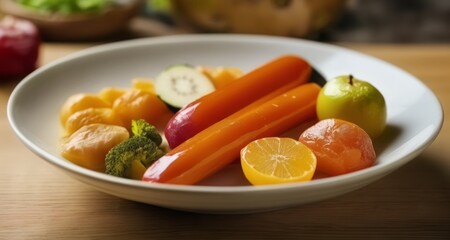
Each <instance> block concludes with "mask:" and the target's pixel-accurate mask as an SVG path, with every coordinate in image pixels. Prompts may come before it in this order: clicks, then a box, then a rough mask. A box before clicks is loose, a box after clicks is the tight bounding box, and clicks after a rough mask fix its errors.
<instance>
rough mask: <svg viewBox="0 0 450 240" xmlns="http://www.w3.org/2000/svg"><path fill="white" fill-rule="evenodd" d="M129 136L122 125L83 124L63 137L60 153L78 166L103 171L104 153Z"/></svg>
mask: <svg viewBox="0 0 450 240" xmlns="http://www.w3.org/2000/svg"><path fill="white" fill-rule="evenodd" d="M129 136H130V135H129V133H128V130H127V129H126V128H124V127H120V126H115V125H110V124H102V123H94V124H89V125H85V126H82V127H81V128H80V129H78V130H77V131H75V132H74V133H73V134H72V135H70V136H69V137H67V138H65V139H64V141H63V142H62V145H61V155H62V156H63V157H64V158H65V159H67V160H69V161H71V162H73V163H75V164H77V165H79V166H82V167H85V168H87V169H91V170H94V171H98V172H105V156H106V154H107V153H108V151H109V150H110V149H111V148H112V147H114V146H116V145H117V144H119V143H120V142H122V141H124V140H126V139H128V138H129Z"/></svg>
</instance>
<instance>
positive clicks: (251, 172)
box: [241, 137, 317, 185]
mask: <svg viewBox="0 0 450 240" xmlns="http://www.w3.org/2000/svg"><path fill="white" fill-rule="evenodd" d="M316 164H317V160H316V156H315V155H314V153H313V152H312V151H311V149H309V148H308V147H307V146H305V145H304V144H303V143H301V142H299V141H297V140H295V139H292V138H279V137H267V138H261V139H257V140H255V141H253V142H251V143H249V144H248V145H247V146H246V147H244V148H243V149H242V150H241V165H242V171H243V172H244V175H245V177H246V178H247V180H248V181H249V182H250V183H251V184H253V185H266V184H280V183H289V182H303V181H309V180H311V179H312V177H313V175H314V172H315V170H316Z"/></svg>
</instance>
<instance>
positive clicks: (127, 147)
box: [105, 120, 165, 178]
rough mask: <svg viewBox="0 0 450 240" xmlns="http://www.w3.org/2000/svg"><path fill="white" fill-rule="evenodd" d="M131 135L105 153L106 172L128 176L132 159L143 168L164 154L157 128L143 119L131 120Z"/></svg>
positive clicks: (118, 175)
mask: <svg viewBox="0 0 450 240" xmlns="http://www.w3.org/2000/svg"><path fill="white" fill-rule="evenodd" d="M132 132H133V136H132V137H130V138H129V139H127V140H125V141H123V142H121V143H119V144H118V145H116V146H114V147H113V148H112V149H111V150H110V151H109V152H108V154H107V155H106V158H105V166H106V171H105V172H106V173H107V174H109V175H113V176H117V177H127V178H129V177H130V171H129V170H130V167H131V165H132V163H133V161H136V160H137V161H139V162H140V163H142V165H143V166H144V167H145V168H148V167H149V166H150V165H151V164H153V162H155V161H156V160H158V159H159V158H160V157H162V156H163V155H164V154H165V151H164V150H163V149H162V148H160V147H159V145H160V144H161V142H162V139H161V136H160V135H159V132H158V130H157V129H156V128H155V127H153V126H152V125H150V124H148V123H147V122H146V121H144V120H137V121H132Z"/></svg>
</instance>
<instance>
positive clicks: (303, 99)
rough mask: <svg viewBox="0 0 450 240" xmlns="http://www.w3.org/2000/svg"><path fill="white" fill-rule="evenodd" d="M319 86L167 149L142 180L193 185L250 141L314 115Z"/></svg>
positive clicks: (246, 112) (288, 94) (267, 104)
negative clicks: (169, 149)
mask: <svg viewBox="0 0 450 240" xmlns="http://www.w3.org/2000/svg"><path fill="white" fill-rule="evenodd" d="M319 91H320V87H319V86H318V85H317V84H315V83H306V84H303V85H301V86H299V87H296V88H295V89H292V90H290V91H288V92H286V93H284V94H281V95H279V96H277V97H275V98H273V99H271V100H268V101H267V102H264V103H261V104H259V105H258V106H253V107H252V108H245V109H242V110H240V111H238V112H236V113H235V114H233V115H231V116H229V117H227V118H225V119H223V120H221V121H219V122H217V123H216V124H214V125H212V126H210V127H208V128H207V129H205V130H203V131H202V132H200V133H198V134H197V135H195V136H194V137H192V138H190V139H189V140H187V141H185V142H184V143H182V144H181V145H179V146H178V147H176V148H175V149H173V150H171V151H169V152H168V153H167V154H166V155H164V156H163V157H161V158H160V159H159V160H158V161H156V162H155V163H154V164H153V165H151V166H150V167H149V168H148V169H147V171H146V172H145V174H144V177H143V179H142V180H143V181H147V182H159V183H173V184H195V183H198V182H199V181H201V180H203V179H205V178H206V177H208V176H211V175H212V174H214V173H216V172H217V171H219V170H220V169H222V168H223V167H225V166H227V165H228V164H230V163H231V162H233V161H234V160H236V159H238V158H239V152H240V150H241V149H242V148H243V147H245V146H246V145H247V144H248V143H250V142H251V141H253V140H256V139H258V138H262V137H269V136H277V135H280V134H282V133H284V132H286V131H287V130H289V129H291V128H293V127H295V126H298V125H299V124H301V123H302V122H304V121H308V120H311V119H313V118H315V117H316V110H315V108H316V99H317V95H318V93H319Z"/></svg>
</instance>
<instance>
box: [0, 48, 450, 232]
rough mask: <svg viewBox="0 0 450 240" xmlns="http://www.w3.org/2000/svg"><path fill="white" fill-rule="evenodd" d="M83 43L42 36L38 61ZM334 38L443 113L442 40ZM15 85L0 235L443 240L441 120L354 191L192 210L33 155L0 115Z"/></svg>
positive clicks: (2, 143)
mask: <svg viewBox="0 0 450 240" xmlns="http://www.w3.org/2000/svg"><path fill="white" fill-rule="evenodd" d="M92 45H93V44H69V43H66V44H59V43H46V44H44V45H43V46H42V52H41V65H44V64H47V63H49V62H51V61H53V60H55V59H57V58H59V57H62V56H65V55H67V54H70V53H72V52H76V51H78V50H80V49H83V48H86V47H89V46H92ZM340 45H343V46H345V47H348V48H352V49H356V50H358V51H361V52H364V53H367V54H370V55H373V56H376V57H379V58H381V59H384V60H386V61H388V62H391V63H393V64H395V65H397V66H399V67H401V68H403V69H405V70H407V71H409V72H410V73H412V74H413V75H415V76H416V77H418V78H419V79H421V80H423V81H424V83H425V84H426V85H428V86H429V87H430V88H431V89H432V90H433V91H434V92H435V93H436V94H437V96H438V97H439V99H440V101H441V102H442V105H443V108H444V111H445V112H447V113H448V112H449V111H450V45H370V44H359V45H355V44H340ZM17 83H18V80H17V81H8V82H1V83H0V110H1V111H0V194H1V195H0V239H70V238H73V239H134V238H146V239H172V238H180V239H181V238H187V239H204V238H208V239H210V238H212V239H299V238H300V237H305V238H307V239H324V238H328V239H450V184H449V183H450V147H449V145H448V142H450V125H449V122H448V120H445V123H444V126H443V128H442V131H441V133H440V135H439V136H438V137H437V139H436V140H435V141H434V143H433V144H432V145H431V146H430V147H429V148H428V149H426V150H425V151H424V152H423V153H422V154H420V155H419V156H418V157H417V158H415V159H414V160H412V161H411V162H410V163H408V164H407V165H405V166H403V167H402V168H400V169H399V170H397V171H395V172H394V173H392V174H390V175H388V176H386V177H384V178H383V179H381V180H378V181H377V182H374V183H372V184H370V185H368V186H367V187H365V188H363V189H360V190H357V191H354V192H351V193H348V194H346V195H343V196H340V197H336V198H333V199H329V200H325V201H321V202H317V203H312V204H308V205H302V206H298V207H293V208H289V209H283V210H278V211H272V212H266V213H257V214H247V215H206V214H194V213H186V212H179V211H174V210H169V209H164V208H159V207H155V206H150V205H145V204H141V203H136V202H131V201H127V200H123V199H120V198H117V197H113V196H110V195H107V194H104V193H102V192H99V191H96V190H94V189H92V188H91V187H89V186H87V185H85V184H83V183H81V182H78V181H77V180H74V179H72V178H71V177H69V176H67V175H65V174H64V173H63V172H61V171H60V170H58V169H56V168H55V167H53V166H51V165H50V164H48V163H46V162H45V161H43V160H41V159H39V158H38V157H37V156H35V155H34V154H33V153H31V152H30V151H29V150H28V149H27V148H25V146H24V145H22V144H21V143H20V142H19V140H18V139H17V138H16V136H15V135H14V133H13V132H12V130H11V129H10V127H9V124H8V121H7V118H6V104H7V101H8V97H9V95H10V93H11V91H12V90H13V88H14V86H15V85H16V84H17ZM404 90H405V91H407V86H405V89H404ZM417 113H418V114H420V109H417Z"/></svg>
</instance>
